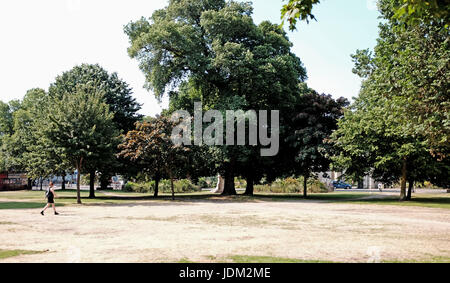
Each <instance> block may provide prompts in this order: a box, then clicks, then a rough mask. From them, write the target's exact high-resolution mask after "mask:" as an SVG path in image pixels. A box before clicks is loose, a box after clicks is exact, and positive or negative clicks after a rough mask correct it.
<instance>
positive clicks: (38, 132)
mask: <svg viewBox="0 0 450 283" xmlns="http://www.w3.org/2000/svg"><path fill="white" fill-rule="evenodd" d="M0 109H1V115H0V119H1V128H0V138H1V140H0V146H1V148H0V160H1V164H0V171H16V172H27V173H28V176H29V177H30V178H43V177H48V176H54V175H57V176H65V175H66V174H67V173H68V172H74V170H76V171H77V172H78V174H77V176H78V180H77V184H78V202H79V203H81V199H80V192H79V186H80V175H81V174H86V173H87V174H90V176H91V177H90V179H91V182H90V186H91V190H90V197H95V188H94V180H95V176H96V174H100V176H101V178H100V179H101V181H102V187H106V186H107V185H108V181H109V179H110V177H111V176H113V175H115V174H116V173H126V172H127V169H129V168H130V167H129V166H124V165H123V162H124V161H122V160H119V159H118V158H117V155H116V154H117V153H118V145H119V144H120V142H121V139H120V135H121V134H122V133H127V132H128V131H129V130H131V129H134V124H135V123H136V122H137V121H139V120H140V119H141V118H142V117H141V115H139V114H138V111H139V110H140V105H139V104H138V103H136V101H135V99H134V98H133V97H132V90H131V88H130V87H129V86H128V84H127V83H125V82H124V81H122V80H120V79H119V78H118V76H117V74H115V73H114V74H108V72H107V71H106V70H104V69H102V68H101V67H100V66H98V65H81V66H77V67H75V68H73V69H72V70H70V71H68V72H65V73H63V74H62V75H60V76H58V77H57V78H56V80H55V82H54V83H53V84H52V85H51V86H50V87H49V90H48V92H47V91H45V90H43V89H32V90H30V91H28V92H27V94H26V95H25V97H24V99H23V100H22V101H12V102H10V103H9V104H5V103H3V102H2V103H1V104H0Z"/></svg>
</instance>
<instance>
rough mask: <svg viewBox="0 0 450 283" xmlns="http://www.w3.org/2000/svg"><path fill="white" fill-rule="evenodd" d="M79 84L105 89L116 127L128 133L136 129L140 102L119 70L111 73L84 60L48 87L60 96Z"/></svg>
mask: <svg viewBox="0 0 450 283" xmlns="http://www.w3.org/2000/svg"><path fill="white" fill-rule="evenodd" d="M80 85H89V86H90V87H91V88H92V89H93V90H95V91H97V92H101V93H103V96H104V100H105V103H106V104H107V105H108V107H109V111H110V112H112V113H113V114H114V118H113V121H114V123H115V124H116V127H117V128H118V129H120V130H122V131H124V132H125V133H126V132H128V131H129V130H132V129H134V123H136V122H137V121H139V120H140V119H141V118H142V115H139V114H137V112H138V111H139V110H140V109H141V106H140V105H139V104H138V103H137V102H136V99H134V98H133V96H132V93H133V92H132V89H131V88H130V86H129V85H128V84H127V83H126V82H125V81H123V80H121V79H120V78H119V77H118V75H117V73H112V74H109V73H108V72H107V71H106V70H105V69H103V68H102V67H101V66H99V65H88V64H82V65H79V66H75V67H74V68H72V69H71V70H70V71H67V72H64V73H63V74H61V75H60V76H58V77H57V78H56V80H55V82H54V83H53V84H52V85H51V86H50V88H49V94H50V96H52V97H59V98H61V97H62V96H64V95H65V94H66V93H74V92H76V91H77V90H78V88H79V87H80Z"/></svg>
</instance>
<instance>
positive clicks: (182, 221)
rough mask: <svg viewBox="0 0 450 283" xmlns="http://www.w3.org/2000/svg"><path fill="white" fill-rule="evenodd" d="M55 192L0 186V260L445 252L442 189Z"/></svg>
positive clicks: (418, 258) (440, 258) (414, 258)
mask: <svg viewBox="0 0 450 283" xmlns="http://www.w3.org/2000/svg"><path fill="white" fill-rule="evenodd" d="M57 194H58V196H59V198H57V199H56V202H57V207H58V211H59V212H60V213H61V215H60V216H54V215H52V214H51V213H47V214H46V216H41V215H40V214H39V211H40V210H41V208H42V207H43V206H44V205H45V200H44V192H42V191H19V192H0V213H1V215H2V216H1V218H0V229H1V231H2V233H0V243H1V244H0V250H1V251H0V262H230V263H234V262H236V263H250V262H253V263H265V262H270V263H272V262H273V263H311V262H314V263H322V262H368V261H370V262H373V261H374V260H373V259H372V258H371V257H373V256H375V261H376V262H449V261H450V213H449V211H448V209H449V208H450V197H449V195H448V194H416V195H415V196H414V199H413V201H411V202H399V201H398V200H397V198H398V196H396V195H392V194H380V193H360V192H357V193H353V192H336V193H330V194H312V195H311V196H310V198H309V199H307V200H305V199H303V198H302V197H301V196H299V195H274V194H258V195H256V196H255V197H247V196H242V195H238V196H233V197H222V196H218V195H212V194H210V193H207V192H206V193H193V194H186V195H178V196H177V197H176V201H172V200H171V196H170V195H162V196H161V197H160V198H158V199H154V198H153V197H152V196H149V195H143V194H137V193H125V192H118V191H103V192H97V198H96V199H89V198H88V192H85V191H83V192H82V197H83V199H82V200H83V205H77V204H76V192H75V191H73V190H67V191H58V192H57ZM42 238H45V241H43V240H42ZM44 251H45V252H44Z"/></svg>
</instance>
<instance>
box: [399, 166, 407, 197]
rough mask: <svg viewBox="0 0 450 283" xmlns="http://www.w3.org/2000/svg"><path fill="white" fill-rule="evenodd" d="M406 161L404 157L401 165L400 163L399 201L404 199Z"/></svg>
mask: <svg viewBox="0 0 450 283" xmlns="http://www.w3.org/2000/svg"><path fill="white" fill-rule="evenodd" d="M407 173H408V171H407V163H406V158H405V159H403V165H402V179H401V185H400V201H405V200H406V178H407Z"/></svg>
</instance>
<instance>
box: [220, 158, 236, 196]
mask: <svg viewBox="0 0 450 283" xmlns="http://www.w3.org/2000/svg"><path fill="white" fill-rule="evenodd" d="M222 195H223V196H234V195H236V187H235V184H234V168H233V165H232V164H231V163H227V164H225V186H224V190H223V193H222Z"/></svg>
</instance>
